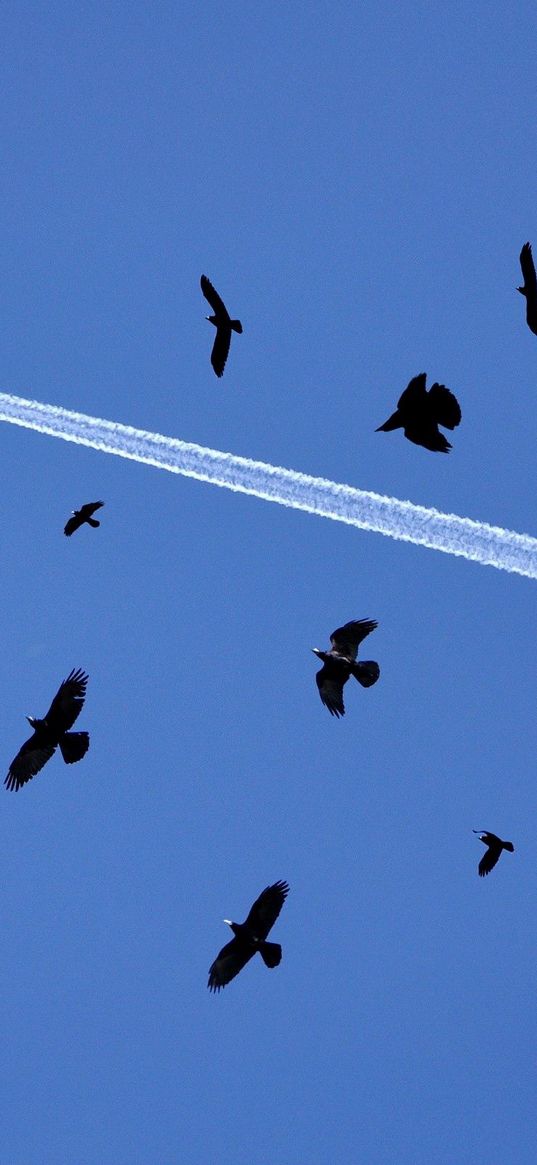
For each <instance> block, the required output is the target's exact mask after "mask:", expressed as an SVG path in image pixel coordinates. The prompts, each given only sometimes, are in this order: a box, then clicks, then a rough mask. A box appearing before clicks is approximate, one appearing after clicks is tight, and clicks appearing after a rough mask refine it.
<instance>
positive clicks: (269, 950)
mask: <svg viewBox="0 0 537 1165" xmlns="http://www.w3.org/2000/svg"><path fill="white" fill-rule="evenodd" d="M259 954H260V955H261V958H262V959H263V962H264V964H265V966H266V967H277V966H278V963H281V961H282V948H281V946H280V944H279V943H260V944H259Z"/></svg>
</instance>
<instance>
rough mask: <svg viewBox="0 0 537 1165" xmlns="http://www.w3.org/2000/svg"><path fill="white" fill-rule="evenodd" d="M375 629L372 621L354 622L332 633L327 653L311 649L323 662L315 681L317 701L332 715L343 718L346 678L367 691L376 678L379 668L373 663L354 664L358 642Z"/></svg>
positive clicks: (374, 623) (366, 661) (314, 648)
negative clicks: (317, 691) (352, 677)
mask: <svg viewBox="0 0 537 1165" xmlns="http://www.w3.org/2000/svg"><path fill="white" fill-rule="evenodd" d="M375 627H378V623H376V622H375V620H374V619H355V620H354V621H351V622H350V623H345V625H344V627H338V629H337V631H333V632H332V634H331V636H330V642H331V644H332V648H331V650H330V651H320V650H319V648H318V647H312V649H311V650H312V651H313V653H314V655H318V656H319V659H322V661H323V663H324V667H322V668H321V670H320V671H318V672H317V675H316V677H315V679H316V680H317V687H318V689H319V695H320V697H321V700H322V702H323V704H325V705H326V707H327V708H328V711H329V712H330V713H331V715H332V716H344V715H345V706H344V704H343V687H344V685H345V684H346V683H347V680H348V678H349V676H354V678H355V680H358V683H359V684H361V685H362V687H363V688H370V687H371V685H372V684H376V682H377V680H378V678H379V675H380V668H379V665H378V663H375V662H374V660H372V659H365V660H363V661H362V663H356V655H357V652H358V647H359V645H360V643H361V642H362V640H363V639H365V637H366V635H369V634H370V632H371V631H374V630H375Z"/></svg>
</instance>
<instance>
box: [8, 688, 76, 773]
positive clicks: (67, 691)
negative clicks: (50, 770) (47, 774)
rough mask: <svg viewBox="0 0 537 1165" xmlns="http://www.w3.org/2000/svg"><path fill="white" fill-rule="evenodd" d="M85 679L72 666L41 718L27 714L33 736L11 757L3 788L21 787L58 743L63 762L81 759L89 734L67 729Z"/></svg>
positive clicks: (48, 756) (52, 752) (73, 718)
mask: <svg viewBox="0 0 537 1165" xmlns="http://www.w3.org/2000/svg"><path fill="white" fill-rule="evenodd" d="M87 682H88V676H87V675H86V673H85V672H83V671H82V669H81V668H77V670H76V671H75V670H74V669H73V671H72V672H70V674H69V675H68V676H67V679H66V680H64V681H63V684H61V685H60V687H59V688H58V691H57V692H56V695H55V697H54V699H53V701H52V704H51V705H50V708H49V710H48V712H47V714H46V716H45V717H44V718H43V720H37V719H36V718H35V717H34V716H27V717H26V719H27V720H28V722H29V723H30V724H31V726H32V728H33V730H34V732H33V736H31V737H30V739H29V740H26V741H25V742H24V744H23V746H22V748H21V749H20V750H19V752H18V753H17V755H16V757H15V759H14V760H12V762H11V764H10V766H9V772H8V774H7V777H6V779H5V781H4V784H5V786H6V788H8V789H15V790H17V789H22V786H23V785H25V784H26V782H27V781H31V779H32V777H35V775H36V773H38V772H39V771H40V769H42V768H43V765H45V764H46V763H47V761H48V760H50V758H51V756H53V755H54V753H55V752H56V749H57V747H58V745H59V748H60V752H61V754H62V756H63V759H64V761H65V763H66V765H72V764H74V762H75V761H78V760H82V757H83V756H84V755H85V753H86V752H87V751H88V748H89V734H88V733H87V732H70V731H69V729H70V728H72V726H73V724H74V722H75V720H76V718H77V716H78V715H79V713H80V711H81V710H82V707H83V704H84V700H85V698H86V684H87Z"/></svg>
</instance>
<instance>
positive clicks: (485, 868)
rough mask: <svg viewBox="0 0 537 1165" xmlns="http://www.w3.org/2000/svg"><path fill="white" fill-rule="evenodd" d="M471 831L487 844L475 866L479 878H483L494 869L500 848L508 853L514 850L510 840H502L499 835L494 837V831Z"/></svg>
mask: <svg viewBox="0 0 537 1165" xmlns="http://www.w3.org/2000/svg"><path fill="white" fill-rule="evenodd" d="M472 833H477V834H479V840H480V841H482V842H483V845H486V846H488V849H487V852H486V853H485V854H483V857H482V858H481V861H480V863H479V866H478V867H477V872H478V874H479V877H480V878H485V877H486V875H487V874H490V871H491V870H493V869H494V866H495V865H496V862H497V861H498V858H499V856H500V854H501V852H502V849H506V850H508V851H509V853H510V854H513V853H514V852H515V847H514V845H513V843H512V841H502V839H501V837H496V834H495V833H488V832H487V830H486V829H473V830H472Z"/></svg>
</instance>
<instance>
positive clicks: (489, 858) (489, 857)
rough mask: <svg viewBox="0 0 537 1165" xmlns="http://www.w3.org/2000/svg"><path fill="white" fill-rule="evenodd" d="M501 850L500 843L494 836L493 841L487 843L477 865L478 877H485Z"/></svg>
mask: <svg viewBox="0 0 537 1165" xmlns="http://www.w3.org/2000/svg"><path fill="white" fill-rule="evenodd" d="M501 852H502V843H501V842H500V841H499V840H498V839H497V838H496V840H495V841H490V842H489V843H488V849H486V850H485V853H484V854H483V857H482V858H481V861H480V863H479V866H478V867H477V869H478V873H479V877H480V878H485V877H486V875H487V874H490V871H491V870H493V869H494V866H495V865H496V862H497V861H498V858H499V856H500V854H501Z"/></svg>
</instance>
